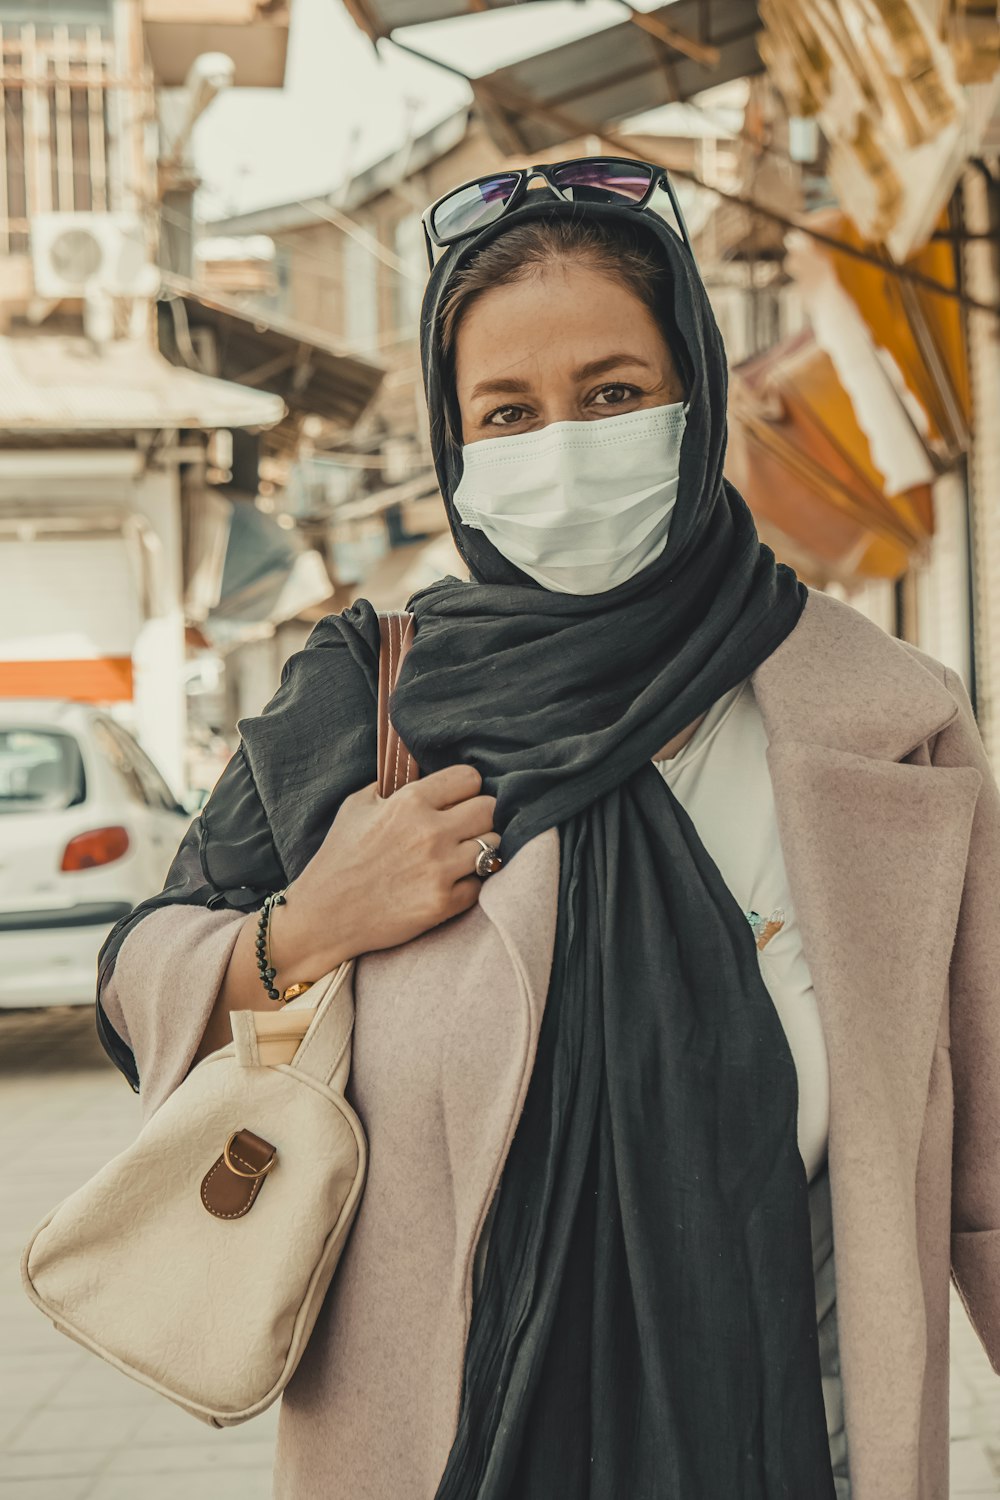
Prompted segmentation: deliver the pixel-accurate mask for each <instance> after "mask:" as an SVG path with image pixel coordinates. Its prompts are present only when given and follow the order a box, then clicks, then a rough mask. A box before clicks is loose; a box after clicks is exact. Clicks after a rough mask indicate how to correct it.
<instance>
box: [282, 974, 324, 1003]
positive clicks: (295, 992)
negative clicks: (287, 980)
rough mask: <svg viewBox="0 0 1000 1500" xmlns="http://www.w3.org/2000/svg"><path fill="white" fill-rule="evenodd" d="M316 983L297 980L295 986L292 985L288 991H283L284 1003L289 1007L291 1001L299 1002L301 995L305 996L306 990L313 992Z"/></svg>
mask: <svg viewBox="0 0 1000 1500" xmlns="http://www.w3.org/2000/svg"><path fill="white" fill-rule="evenodd" d="M315 982H316V981H315V980H314V979H299V980H296V982H295V984H290V985H289V986H288V988H287V989H286V990H283V991H282V993H281V999H282V1002H283V1003H284V1004H285V1005H287V1004H288V1002H289V1000H297V999H298V998H299V996H300V995H304V994H305V992H306V990H311V989H312V987H313V985H314V984H315Z"/></svg>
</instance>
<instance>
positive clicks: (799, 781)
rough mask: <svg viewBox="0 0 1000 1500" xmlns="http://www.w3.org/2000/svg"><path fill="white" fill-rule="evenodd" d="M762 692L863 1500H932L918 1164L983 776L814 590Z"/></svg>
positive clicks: (898, 669)
mask: <svg viewBox="0 0 1000 1500" xmlns="http://www.w3.org/2000/svg"><path fill="white" fill-rule="evenodd" d="M753 683H754V690H755V693H756V696H757V701H758V703H759V705H760V709H761V713H762V715H763V718H764V723H765V728H766V730H767V735H768V740H769V749H768V763H769V766H770V770H771V777H772V783H773V788H774V799H775V808H776V813H777V818H778V828H779V833H780V837H781V844H782V850H783V853H784V856H785V861H786V866H787V869H788V879H789V885H790V888H791V890H792V893H793V896H794V899H795V903H796V908H797V915H798V919H799V925H800V930H801V932H802V940H803V947H804V950H805V955H806V959H807V961H808V963H809V966H810V970H811V974H812V978H813V984H814V988H815V992H816V1000H817V1005H818V1007H819V1012H820V1017H821V1020H822V1024H823V1030H824V1034H825V1038H826V1043H827V1050H828V1055H829V1067H830V1144H829V1161H830V1185H831V1193H832V1201H833V1222H834V1238H835V1244H836V1257H837V1259H836V1273H837V1303H838V1325H839V1330H840V1361H841V1373H842V1380H843V1391H844V1406H845V1417H846V1423H847V1434H848V1443H849V1459H850V1466H851V1479H852V1497H853V1500H914V1497H915V1496H916V1495H917V1494H918V1493H919V1490H918V1485H919V1477H918V1474H919V1442H920V1414H921V1390H922V1382H923V1373H924V1361H925V1356H926V1328H925V1314H924V1303H923V1292H922V1287H921V1279H920V1267H919V1263H918V1260H917V1249H916V1247H917V1236H916V1234H915V1230H914V1222H913V1207H914V1197H915V1182H916V1173H917V1158H918V1153H919V1148H920V1139H921V1131H922V1126H923V1118H924V1110H925V1105H926V1100H927V1091H928V1083H929V1077H930V1067H931V1060H932V1056H933V1051H934V1045H935V1042H936V1040H937V1038H938V1033H939V1025H940V1022H941V1017H942V1009H943V1006H944V1003H945V998H946V995H947V984H948V968H949V958H950V953H951V947H952V943H953V940H954V935H955V928H956V923H957V919H958V910H959V904H960V901H961V896H962V888H963V883H964V875H965V864H966V855H967V849H968V842H969V834H970V829H971V822H972V814H973V810H974V807H975V802H976V796H977V793H978V789H979V786H980V783H981V777H980V775H979V773H978V771H976V770H974V769H972V768H966V767H959V768H946V767H935V766H932V765H930V764H929V756H928V755H927V753H926V751H924V752H920V749H919V747H921V746H924V745H925V744H926V742H927V741H928V740H929V739H931V738H932V737H933V736H934V735H935V734H936V733H937V732H938V731H939V730H940V729H942V728H944V727H945V725H946V724H947V723H949V722H950V721H951V720H952V719H953V718H954V717H955V714H956V713H957V705H956V702H955V700H954V698H953V697H952V695H951V694H950V693H949V692H948V691H947V689H946V688H945V687H944V685H943V683H942V682H941V681H940V680H939V678H938V677H937V676H936V675H935V674H934V672H933V671H931V670H930V669H929V668H928V667H927V666H925V665H924V664H923V662H922V661H921V660H920V658H919V655H917V654H916V653H914V652H913V651H911V650H910V649H908V648H907V647H905V646H903V645H902V644H901V643H900V642H898V641H896V640H894V639H893V638H892V637H891V636H888V635H886V633H885V632H884V631H882V630H881V629H879V628H878V627H877V626H875V625H873V624H872V623H871V622H870V621H868V620H866V619H865V618H864V617H863V616H862V615H860V614H859V613H858V612H857V611H855V610H853V609H850V608H849V607H847V606H845V605H843V604H840V603H839V602H838V601H837V600H834V599H832V598H830V597H829V596H827V595H824V594H820V593H818V592H816V591H813V590H810V596H809V602H808V604H807V606H806V609H805V611H804V612H803V614H802V616H801V618H800V620H799V623H798V625H797V626H796V627H795V629H794V630H793V631H792V633H791V634H790V635H789V636H788V637H786V639H785V640H784V641H783V642H782V644H781V645H780V646H779V647H778V649H777V650H776V651H775V652H774V653H773V654H772V655H771V656H770V657H769V658H768V659H767V661H765V662H764V663H763V664H762V665H761V666H760V667H759V668H758V669H757V671H756V672H755V673H754V677H753ZM914 752H917V753H916V755H915V757H914V762H910V763H907V762H905V761H904V759H903V758H904V757H906V756H909V755H911V754H913V753H914ZM921 759H922V760H923V761H924V764H919V763H915V762H919V761H920V760H921Z"/></svg>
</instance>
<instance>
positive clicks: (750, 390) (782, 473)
mask: <svg viewBox="0 0 1000 1500" xmlns="http://www.w3.org/2000/svg"><path fill="white" fill-rule="evenodd" d="M730 429H731V432H730V444H729V460H728V464H727V472H728V474H729V476H730V478H731V479H732V480H733V482H734V483H735V484H736V485H737V487H738V488H739V489H740V490H741V491H742V493H743V494H744V496H745V497H746V500H747V503H748V504H749V505H750V508H751V509H752V510H753V512H754V514H755V516H756V517H757V518H758V520H759V522H760V523H761V531H762V534H764V535H765V536H766V539H767V540H768V541H769V542H770V543H771V545H773V546H774V548H775V551H776V552H777V553H778V555H779V557H780V556H784V557H785V558H786V559H787V561H789V562H790V563H792V565H793V566H795V567H797V568H798V567H802V566H803V564H804V565H805V566H804V571H806V572H810V571H811V574H812V579H811V581H817V582H826V581H832V580H835V579H836V580H840V581H844V582H846V581H849V580H850V579H853V578H858V577H861V578H898V577H899V576H900V575H901V574H902V573H904V572H905V571H906V570H907V568H908V567H909V566H910V563H911V561H912V560H913V558H914V556H915V555H920V554H921V553H923V552H925V551H926V547H927V543H928V539H929V538H930V536H931V534H932V531H933V524H934V522H933V505H932V500H931V492H930V486H929V485H918V486H915V487H914V488H912V489H909V490H906V491H904V492H903V493H901V494H898V495H886V494H885V493H884V490H883V486H882V477H881V474H880V473H879V471H878V469H876V467H875V465H874V463H873V462H872V456H871V450H870V447H869V443H868V439H867V437H866V436H865V433H864V432H863V431H862V429H861V427H860V426H859V425H858V421H857V418H856V417H855V414H854V408H853V406H852V405H851V401H850V398H849V396H848V395H847V393H846V391H845V390H844V388H843V386H842V385H841V384H840V381H839V379H838V377H837V372H836V369H835V368H834V365H833V362H832V360H831V359H830V357H829V355H827V354H826V353H825V352H824V351H823V350H822V349H820V348H819V346H818V344H817V343H816V341H815V339H814V337H813V335H812V333H811V331H809V330H806V331H805V332H803V333H801V334H798V335H796V337H795V338H793V339H790V340H786V341H785V342H784V343H782V344H779V345H777V346H776V347H775V348H773V349H770V350H768V351H767V353H766V354H763V355H760V356H758V357H757V358H755V359H753V360H749V361H747V362H746V363H745V364H743V365H741V366H740V367H739V368H738V369H737V370H736V371H734V372H733V379H732V389H731V395H730ZM810 561H811V562H812V564H813V567H812V569H811V570H810V569H809V566H808V564H809V562H810Z"/></svg>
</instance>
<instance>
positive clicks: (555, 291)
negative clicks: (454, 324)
mask: <svg viewBox="0 0 1000 1500" xmlns="http://www.w3.org/2000/svg"><path fill="white" fill-rule="evenodd" d="M455 374H456V385H457V394H458V403H459V409H460V412H461V417H462V441H463V442H465V443H475V442H478V441H479V440H480V439H482V438H491V437H503V436H505V435H509V434H511V433H520V432H535V431H537V430H538V428H540V427H547V426H548V424H549V423H550V422H588V421H598V420H600V418H602V417H613V416H615V415H617V414H618V413H619V412H628V411H641V410H642V409H643V408H644V407H647V406H667V405H669V404H670V403H672V402H675V401H683V400H684V398H685V391H684V387H683V384H682V382H681V379H680V376H679V374H678V372H677V367H676V365H675V364H674V360H673V356H672V355H671V352H670V350H669V348H668V347H667V345H666V342H665V341H664V338H663V334H662V333H661V332H660V328H659V325H658V324H657V323H656V320H655V319H654V317H653V315H652V313H651V312H650V311H649V309H648V308H647V307H646V305H645V303H644V302H642V301H641V300H640V299H639V298H638V297H637V296H636V295H635V293H634V292H633V291H631V290H630V289H629V288H628V287H627V286H625V285H623V284H622V283H621V282H618V281H615V280H613V279H612V278H611V277H610V276H608V275H607V274H606V273H605V272H601V271H597V270H593V269H591V268H589V267H587V266H584V265H576V264H567V265H558V264H556V265H549V266H545V267H543V268H542V269H541V270H539V272H538V273H537V274H535V275H532V276H529V277H526V278H525V279H524V280H523V281H516V282H512V283H511V284H510V285H508V286H498V287H494V288H492V289H491V290H490V291H488V292H483V293H482V294H481V295H480V296H479V297H477V298H476V300H475V301H474V302H473V303H472V305H471V306H470V307H469V308H468V310H467V311H466V312H465V314H464V316H463V317H462V319H461V322H460V323H459V327H458V334H457V337H456V342H455Z"/></svg>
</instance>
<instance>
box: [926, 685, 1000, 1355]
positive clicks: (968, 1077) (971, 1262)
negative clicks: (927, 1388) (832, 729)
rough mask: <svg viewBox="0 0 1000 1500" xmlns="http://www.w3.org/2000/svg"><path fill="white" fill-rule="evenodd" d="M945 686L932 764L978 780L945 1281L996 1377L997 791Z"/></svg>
mask: <svg viewBox="0 0 1000 1500" xmlns="http://www.w3.org/2000/svg"><path fill="white" fill-rule="evenodd" d="M945 681H946V685H947V686H948V688H949V690H950V691H951V693H952V695H953V696H954V697H955V699H956V700H957V702H958V705H959V711H958V714H957V716H956V717H955V719H954V720H953V721H952V723H951V724H949V725H948V726H947V728H945V729H944V730H942V731H941V733H940V734H939V735H938V737H937V741H936V743H935V746H934V751H933V760H934V764H935V765H946V766H959V765H961V766H974V767H975V768H976V770H978V771H980V772H981V773H982V778H983V784H982V787H981V789H980V792H979V798H978V801H977V804H976V811H975V815H974V818H973V824H972V833H971V838H970V844H969V859H968V866H967V870H966V880H965V889H964V893H963V896H962V905H961V910H960V913H959V921H958V930H957V934H956V939H955V947H954V951H953V954H952V961H951V984H950V995H951V1007H950V1009H951V1015H950V1021H951V1064H952V1078H953V1082H954V1101H955V1113H954V1137H953V1148H952V1150H953V1159H952V1216H951V1224H952V1237H951V1265H952V1277H953V1280H954V1282H955V1285H956V1287H957V1288H958V1291H959V1294H960V1296H961V1298H962V1301H963V1303H964V1304H965V1308H966V1311H967V1312H968V1315H969V1318H970V1320H971V1322H972V1324H973V1326H974V1328H975V1330H976V1332H977V1334H978V1335H979V1338H980V1340H981V1342H982V1344H983V1347H984V1349H985V1350H986V1353H987V1355H988V1356H989V1359H990V1363H991V1364H992V1366H993V1369H994V1370H995V1371H996V1372H997V1373H998V1374H1000V791H998V789H997V783H996V779H995V777H994V774H993V771H992V769H991V766H990V762H989V759H988V757H987V754H986V750H985V747H984V745H983V741H982V738H981V736H980V733H979V729H978V727H977V725H976V721H975V718H974V715H973V712H972V705H971V703H970V702H969V695H968V693H967V692H966V690H965V687H964V685H963V683H962V681H961V679H960V678H959V677H958V676H957V674H956V673H954V672H951V671H948V672H947V673H946V677H945Z"/></svg>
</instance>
